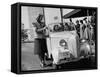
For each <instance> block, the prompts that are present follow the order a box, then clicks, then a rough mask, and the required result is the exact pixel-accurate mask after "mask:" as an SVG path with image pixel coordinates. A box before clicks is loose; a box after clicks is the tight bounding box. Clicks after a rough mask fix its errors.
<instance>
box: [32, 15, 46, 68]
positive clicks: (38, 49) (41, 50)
mask: <svg viewBox="0 0 100 77" xmlns="http://www.w3.org/2000/svg"><path fill="white" fill-rule="evenodd" d="M42 19H43V15H41V14H39V16H38V17H37V22H36V23H33V25H34V31H35V32H34V36H35V46H34V52H35V53H34V54H36V55H38V57H39V59H40V65H41V67H44V66H45V65H46V64H45V60H44V58H45V53H47V47H46V37H45V34H44V30H45V29H46V27H45V25H44V22H42Z"/></svg>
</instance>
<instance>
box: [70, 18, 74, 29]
mask: <svg viewBox="0 0 100 77" xmlns="http://www.w3.org/2000/svg"><path fill="white" fill-rule="evenodd" d="M69 21H70V23H69V26H70V31H72V30H75V24H74V23H73V22H72V19H71V18H70V19H69Z"/></svg>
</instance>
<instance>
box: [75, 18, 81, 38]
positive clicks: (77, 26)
mask: <svg viewBox="0 0 100 77" xmlns="http://www.w3.org/2000/svg"><path fill="white" fill-rule="evenodd" d="M75 27H76V30H77V34H78V36H79V37H80V24H79V21H78V20H77V21H76V26H75Z"/></svg>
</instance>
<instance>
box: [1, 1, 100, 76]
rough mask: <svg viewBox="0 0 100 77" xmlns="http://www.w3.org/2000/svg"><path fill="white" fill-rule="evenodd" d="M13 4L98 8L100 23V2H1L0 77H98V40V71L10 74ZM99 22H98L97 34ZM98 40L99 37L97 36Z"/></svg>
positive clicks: (99, 26)
mask: <svg viewBox="0 0 100 77" xmlns="http://www.w3.org/2000/svg"><path fill="white" fill-rule="evenodd" d="M15 2H28V3H45V4H61V5H74V6H94V7H98V21H100V0H1V2H0V10H1V11H0V35H1V37H0V77H75V76H77V77H99V76H100V52H99V51H100V47H99V46H100V40H98V55H99V56H98V58H99V60H98V66H99V69H98V70H87V71H70V72H68V71H67V72H66V71H65V72H54V73H41V74H39V73H38V74H24V75H15V74H13V73H11V72H10V67H11V66H10V61H11V59H10V57H11V53H10V52H11V7H10V5H11V4H13V3H15ZM99 33H100V22H98V34H99ZM98 39H100V35H98Z"/></svg>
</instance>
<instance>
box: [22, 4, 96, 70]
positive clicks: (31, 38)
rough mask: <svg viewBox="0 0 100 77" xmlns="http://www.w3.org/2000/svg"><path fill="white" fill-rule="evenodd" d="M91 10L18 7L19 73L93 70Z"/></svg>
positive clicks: (94, 48)
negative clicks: (19, 17)
mask: <svg viewBox="0 0 100 77" xmlns="http://www.w3.org/2000/svg"><path fill="white" fill-rule="evenodd" d="M96 15H97V11H96V9H94V8H83V7H82V8H81V7H80V8H72V7H71V8H58V7H57V8H56V7H34V6H21V70H22V71H31V70H64V69H65V70H73V69H93V68H96V52H97V51H96V40H97V39H96V26H97V18H96V17H97V16H96Z"/></svg>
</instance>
